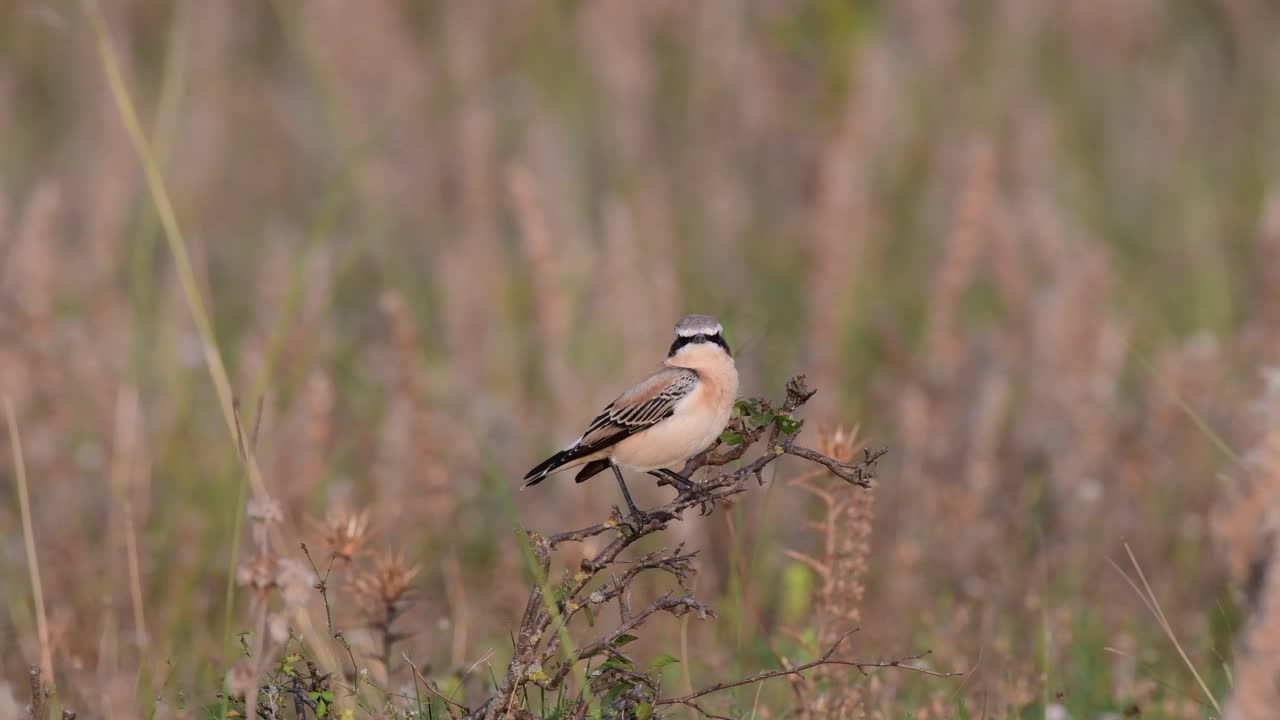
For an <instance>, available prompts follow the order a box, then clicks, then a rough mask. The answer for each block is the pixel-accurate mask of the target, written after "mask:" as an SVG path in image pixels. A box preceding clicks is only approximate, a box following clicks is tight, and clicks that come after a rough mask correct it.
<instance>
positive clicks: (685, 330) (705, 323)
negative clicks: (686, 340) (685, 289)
mask: <svg viewBox="0 0 1280 720" xmlns="http://www.w3.org/2000/svg"><path fill="white" fill-rule="evenodd" d="M723 329H724V328H722V327H721V326H720V321H718V320H716V319H715V318H713V317H711V316H710V315H685V316H684V317H682V318H680V322H678V323H676V335H677V336H679V337H693V336H695V335H719V334H720V332H721V331H722V330H723Z"/></svg>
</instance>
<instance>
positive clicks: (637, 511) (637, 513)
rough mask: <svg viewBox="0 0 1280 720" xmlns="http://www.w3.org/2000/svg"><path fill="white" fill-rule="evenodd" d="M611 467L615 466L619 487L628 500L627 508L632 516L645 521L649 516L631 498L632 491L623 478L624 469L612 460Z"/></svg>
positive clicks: (614, 471) (614, 472) (623, 496)
mask: <svg viewBox="0 0 1280 720" xmlns="http://www.w3.org/2000/svg"><path fill="white" fill-rule="evenodd" d="M609 467H611V468H613V476H614V477H616V478H618V487H619V488H620V489H621V490H622V499H624V500H626V501H627V509H628V510H630V511H631V516H632V517H634V518H637V519H640V520H641V521H643V520H644V519H645V518H646V517H647V516H646V515H645V514H644V513H642V512H640V508H638V507H636V504H635V502H633V501H632V500H631V493H630V492H629V491H628V490H627V483H626V481H625V480H623V479H622V471H621V470H619V469H618V465H617V463H615V462H613V461H612V460H610V461H609Z"/></svg>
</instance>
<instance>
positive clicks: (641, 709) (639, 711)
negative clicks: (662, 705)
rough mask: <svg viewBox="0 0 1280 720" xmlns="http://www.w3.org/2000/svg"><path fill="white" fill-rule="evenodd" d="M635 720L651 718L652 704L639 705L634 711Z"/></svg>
mask: <svg viewBox="0 0 1280 720" xmlns="http://www.w3.org/2000/svg"><path fill="white" fill-rule="evenodd" d="M634 712H635V714H636V720H649V718H651V717H653V703H640V704H639V705H636V708H635V710H634Z"/></svg>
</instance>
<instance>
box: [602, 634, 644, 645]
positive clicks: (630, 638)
mask: <svg viewBox="0 0 1280 720" xmlns="http://www.w3.org/2000/svg"><path fill="white" fill-rule="evenodd" d="M639 639H640V638H638V637H636V636H635V635H628V634H626V633H622V634H621V635H619V636H618V637H616V638H614V639H613V642H611V643H609V646H610V647H614V648H620V647H622V646H623V645H626V644H627V643H633V642H635V641H636V640H639Z"/></svg>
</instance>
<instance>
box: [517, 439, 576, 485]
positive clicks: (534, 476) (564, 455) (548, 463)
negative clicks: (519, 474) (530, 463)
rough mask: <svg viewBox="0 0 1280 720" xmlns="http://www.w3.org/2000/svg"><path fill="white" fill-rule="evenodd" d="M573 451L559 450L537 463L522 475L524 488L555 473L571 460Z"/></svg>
mask: <svg viewBox="0 0 1280 720" xmlns="http://www.w3.org/2000/svg"><path fill="white" fill-rule="evenodd" d="M572 453H573V449H572V448H571V449H569V450H561V451H560V452H558V453H556V454H555V455H552V456H551V457H549V458H547V459H546V460H543V461H542V462H540V463H538V464H537V465H536V466H535V467H534V468H533V469H532V470H530V471H529V472H527V473H525V474H524V487H529V486H530V485H537V484H538V483H540V482H542V481H543V480H545V479H546V477H547V476H548V475H550V474H551V473H553V472H555V471H556V470H558V469H559V468H560V466H561V465H564V464H565V463H567V462H569V461H570V460H572V459H573V454H572Z"/></svg>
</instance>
